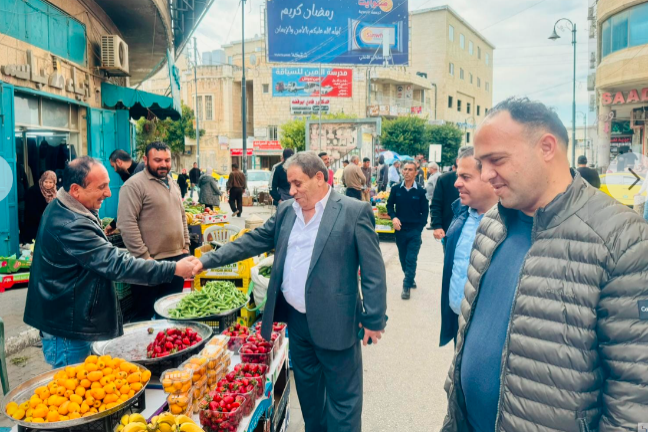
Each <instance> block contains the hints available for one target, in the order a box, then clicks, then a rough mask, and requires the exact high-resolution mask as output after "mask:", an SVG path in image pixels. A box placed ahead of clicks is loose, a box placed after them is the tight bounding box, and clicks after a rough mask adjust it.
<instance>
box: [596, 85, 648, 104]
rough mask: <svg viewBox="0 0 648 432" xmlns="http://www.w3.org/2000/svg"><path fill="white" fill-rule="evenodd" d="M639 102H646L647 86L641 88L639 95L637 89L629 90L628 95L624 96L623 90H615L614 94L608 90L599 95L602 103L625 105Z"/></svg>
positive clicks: (647, 96)
mask: <svg viewBox="0 0 648 432" xmlns="http://www.w3.org/2000/svg"><path fill="white" fill-rule="evenodd" d="M640 102H648V87H646V88H644V89H642V90H641V95H639V91H638V90H630V92H629V93H628V96H624V95H623V92H616V93H615V94H614V96H613V95H612V93H609V92H608V93H603V94H602V95H601V103H602V104H603V105H625V104H632V103H640Z"/></svg>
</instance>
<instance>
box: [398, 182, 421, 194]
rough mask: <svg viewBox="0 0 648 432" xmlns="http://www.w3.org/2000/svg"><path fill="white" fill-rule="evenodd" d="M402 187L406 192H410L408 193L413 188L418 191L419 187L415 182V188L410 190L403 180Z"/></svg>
mask: <svg viewBox="0 0 648 432" xmlns="http://www.w3.org/2000/svg"><path fill="white" fill-rule="evenodd" d="M401 187H402V188H403V189H405V190H406V191H408V192H409V190H410V189H412V188H414V189H418V186H416V181H415V182H414V184H413V186H412V187H411V188H408V187H407V186H405V180H403V183H401Z"/></svg>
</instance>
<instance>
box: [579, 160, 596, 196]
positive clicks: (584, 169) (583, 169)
mask: <svg viewBox="0 0 648 432" xmlns="http://www.w3.org/2000/svg"><path fill="white" fill-rule="evenodd" d="M576 171H578V172H579V173H580V175H581V177H583V180H585V181H587V183H589V184H591V185H592V186H594V187H595V188H596V189H601V177H599V174H598V172H596V170H595V169H592V168H589V167H588V166H587V157H586V156H578V168H576Z"/></svg>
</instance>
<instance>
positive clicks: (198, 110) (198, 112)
mask: <svg viewBox="0 0 648 432" xmlns="http://www.w3.org/2000/svg"><path fill="white" fill-rule="evenodd" d="M197 100H198V103H197V104H196V117H198V119H200V120H202V119H203V115H202V112H203V110H202V96H198V97H197Z"/></svg>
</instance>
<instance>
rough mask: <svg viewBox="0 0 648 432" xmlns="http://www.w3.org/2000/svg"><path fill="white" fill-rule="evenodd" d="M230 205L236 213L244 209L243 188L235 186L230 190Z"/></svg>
mask: <svg viewBox="0 0 648 432" xmlns="http://www.w3.org/2000/svg"><path fill="white" fill-rule="evenodd" d="M229 205H230V208H231V209H232V212H234V213H241V212H242V211H243V188H238V187H233V188H232V189H230V191H229Z"/></svg>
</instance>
